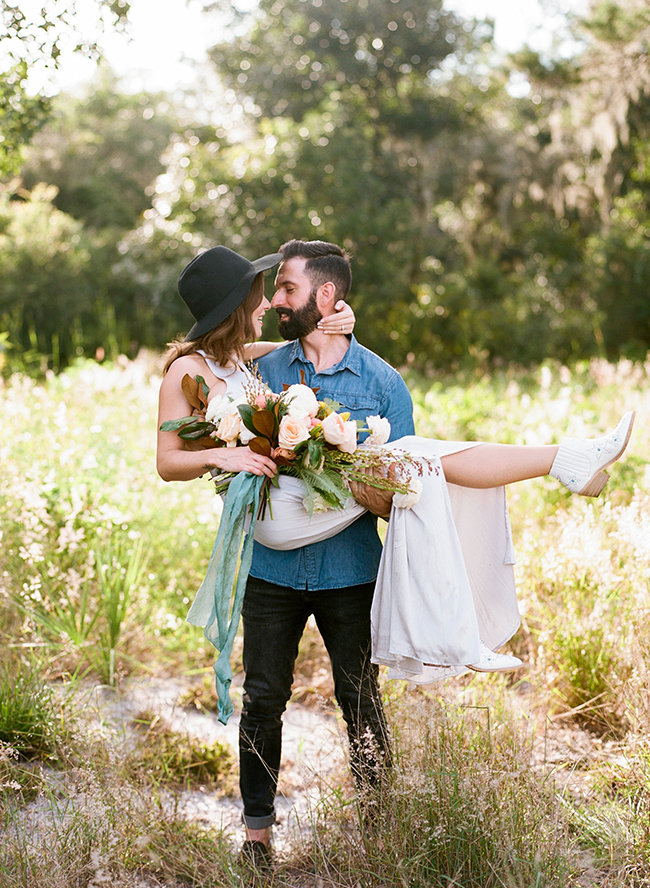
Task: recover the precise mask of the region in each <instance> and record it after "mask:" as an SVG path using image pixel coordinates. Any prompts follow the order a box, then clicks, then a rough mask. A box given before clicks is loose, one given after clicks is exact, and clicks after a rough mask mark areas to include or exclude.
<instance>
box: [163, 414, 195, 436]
mask: <svg viewBox="0 0 650 888" xmlns="http://www.w3.org/2000/svg"><path fill="white" fill-rule="evenodd" d="M193 422H196V416H184V417H183V418H182V419H166V420H165V422H164V423H163V424H162V425H161V426H160V431H161V432H177V431H178V430H179V429H182V428H183V426H186V425H189V424H190V423H193Z"/></svg>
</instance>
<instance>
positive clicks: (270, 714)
mask: <svg viewBox="0 0 650 888" xmlns="http://www.w3.org/2000/svg"><path fill="white" fill-rule="evenodd" d="M280 252H281V253H282V255H283V260H282V262H281V264H280V266H279V269H278V272H277V275H276V279H275V284H276V288H277V291H276V293H275V295H274V297H273V300H272V302H271V305H272V307H273V308H275V309H276V311H277V313H278V317H279V323H278V329H279V331H280V334H281V335H282V337H283V338H284V339H288V340H293V341H290V342H288V344H287V345H285V346H282V347H281V348H278V349H276V350H275V351H273V352H271V353H270V354H269V355H267V356H265V357H264V358H262V359H261V360H260V361H259V362H258V365H259V369H260V372H261V374H262V377H263V378H264V380H265V381H266V382H267V383H268V384H269V386H270V387H271V389H273V391H276V392H277V391H282V387H283V384H284V383H287V384H292V383H297V382H301V381H303V375H304V382H305V383H306V385H308V386H310V387H312V388H317V389H318V397H319V399H323V398H330V399H331V400H333V401H337V402H338V403H339V404H341V406H342V407H343V409H345V410H348V411H349V412H350V418H351V419H353V420H358V419H360V420H365V418H366V417H367V416H370V415H380V416H385V417H386V418H387V419H388V420H389V421H390V423H391V437H392V439H396V438H400V437H402V436H403V435H411V434H413V431H414V429H413V415H412V411H413V406H412V402H411V397H410V395H409V392H408V389H407V388H406V385H405V384H404V381H403V380H402V378H401V377H400V375H399V374H398V373H397V371H396V370H394V369H393V368H392V367H390V366H389V365H388V364H386V363H385V362H384V361H383V360H382V359H381V358H379V357H378V356H377V355H375V354H373V353H372V352H370V351H368V349H365V348H363V347H362V346H361V345H359V343H358V342H357V341H356V339H355V338H354V337H353V336H351V337H348V336H346V335H344V333H343V332H341V334H340V335H326V334H325V333H323V332H321V331H320V330H319V329H318V327H317V324H318V321H319V320H320V319H321V317H325V316H327V315H331V314H333V313H334V305H335V303H336V302H337V301H338V300H339V299H345V298H346V296H347V294H348V291H349V289H350V284H351V281H352V275H351V271H350V263H349V260H348V258H347V256H346V255H345V253H344V251H343V250H342V249H341V248H340V247H338V246H336V245H335V244H329V243H324V242H322V241H306V242H305V241H296V240H292V241H289V242H288V243H286V244H284V245H283V246H282V247H281V248H280ZM380 556H381V543H380V540H379V537H378V535H377V529H376V519H375V518H373V516H372V515H371V514H369V513H366V514H364V515H363V516H362V517H361V518H359V519H358V520H357V521H355V522H354V523H353V524H352V525H351V526H350V527H348V528H347V529H346V530H344V531H343V532H341V533H340V534H338V535H337V536H336V537H333V538H331V539H329V540H324V541H323V542H320V543H316V544H313V545H309V546H305V547H303V548H301V549H293V550H290V551H277V550H272V549H267V548H265V547H264V546H262V545H260V544H258V543H255V548H254V554H253V563H252V566H251V570H250V576H249V579H248V584H247V587H246V595H245V598H244V605H243V610H242V616H243V626H244V670H245V673H246V679H245V683H244V703H243V711H242V717H241V723H240V735H239V744H240V788H241V792H242V798H243V800H244V823H245V825H246V834H247V841H246V842H245V844H244V847H243V849H242V854H243V856H244V858H247V859H249V860H252V862H253V863H254V864H256V865H263V864H264V863H265V862H268V860H269V857H270V852H269V841H270V832H271V826H272V824H273V823H274V821H275V814H274V807H273V805H274V798H275V791H276V786H277V778H278V771H279V768H280V756H281V743H282V721H281V717H282V713H283V712H284V709H285V707H286V704H287V701H288V699H289V696H290V693H291V684H292V681H293V668H294V663H295V659H296V655H297V653H298V643H299V641H300V638H301V636H302V633H303V630H304V627H305V623H306V622H307V618H308V617H309V616H310V615H311V614H313V615H314V618H315V620H316V624H317V626H318V629H319V631H320V633H321V636H322V637H323V641H324V643H325V647H326V648H327V652H328V654H329V656H330V660H331V664H332V672H333V676H334V688H335V694H336V699H337V702H338V704H339V706H340V707H341V710H342V712H343V717H344V718H345V721H346V724H347V730H348V738H349V741H350V759H351V767H352V772H353V775H354V778H355V781H356V783H357V786H358V787H360V788H363V787H364V786H365V787H367V786H373V785H376V784H377V781H378V777H379V775H380V773H381V767H382V764H383V763H385V761H386V759H387V757H388V755H389V750H388V744H387V735H386V724H385V719H384V713H383V709H382V704H381V699H380V694H379V690H378V685H377V668H376V667H374V666H372V664H371V663H370V607H371V603H372V596H373V591H374V584H375V579H376V576H377V569H378V566H379V559H380Z"/></svg>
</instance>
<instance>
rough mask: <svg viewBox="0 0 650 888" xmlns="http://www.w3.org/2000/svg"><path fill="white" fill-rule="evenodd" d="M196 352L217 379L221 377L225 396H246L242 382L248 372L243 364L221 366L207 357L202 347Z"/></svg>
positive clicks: (247, 375) (246, 377)
mask: <svg viewBox="0 0 650 888" xmlns="http://www.w3.org/2000/svg"><path fill="white" fill-rule="evenodd" d="M198 354H200V355H201V357H203V358H204V359H205V363H206V364H207V365H208V367H209V368H210V370H211V371H212V372H213V373H214V375H215V376H216V377H217V379H223V381H224V382H225V383H226V391H225V392H224V395H225V396H226V397H228V398H244V397H245V396H246V393H245V391H244V382H245V381H246V380H247V379H248V377H249V373H248V370H247V369H246V368H245V367H244V365H243V364H238V365H237V366H236V367H222V366H221V364H217V362H216V361H215V360H213V359H212V358H209V357H208V356H207V355H206V353H205V352H204V351H203V350H202V349H198Z"/></svg>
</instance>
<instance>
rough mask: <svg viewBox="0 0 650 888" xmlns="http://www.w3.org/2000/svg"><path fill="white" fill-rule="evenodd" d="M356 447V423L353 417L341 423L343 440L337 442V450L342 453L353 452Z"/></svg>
mask: <svg viewBox="0 0 650 888" xmlns="http://www.w3.org/2000/svg"><path fill="white" fill-rule="evenodd" d="M356 449H357V424H356V422H355V421H354V420H353V419H350V420H348V422H344V423H343V440H342V441H341V443H340V444H339V450H342V451H343V453H354V451H355V450H356Z"/></svg>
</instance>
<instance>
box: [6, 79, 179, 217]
mask: <svg viewBox="0 0 650 888" xmlns="http://www.w3.org/2000/svg"><path fill="white" fill-rule="evenodd" d="M174 123H175V121H174V118H173V114H172V112H171V109H170V106H169V104H168V101H167V100H166V99H165V97H163V96H161V95H153V94H149V93H139V94H135V95H130V94H125V93H123V92H120V89H119V82H118V81H117V78H115V77H114V75H112V73H111V72H110V71H107V70H104V71H103V72H102V75H101V76H100V77H99V78H98V81H97V82H96V83H95V84H94V85H92V86H91V87H89V88H88V90H87V92H86V94H85V95H83V96H82V97H75V98H70V97H65V96H61V97H59V98H58V99H57V100H56V101H55V103H54V106H53V113H52V117H51V119H50V120H49V121H48V123H47V125H46V126H45V127H44V128H43V130H42V132H41V133H39V135H38V136H37V137H36V138H35V139H33V140H32V144H31V146H30V150H29V152H28V156H27V160H26V163H25V164H24V166H23V168H22V178H23V181H24V185H25V187H26V188H27V189H28V190H31V189H33V188H34V187H35V186H36V185H38V183H39V182H47V183H48V184H49V185H55V186H56V189H57V190H56V194H55V196H54V198H53V203H54V205H55V206H56V207H57V209H59V210H61V211H62V212H63V213H66V214H67V215H69V216H72V217H74V218H75V219H79V220H81V221H83V222H84V223H85V225H86V226H87V227H89V228H91V229H95V230H96V229H106V228H108V229H112V228H116V229H121V230H123V231H130V230H131V229H133V228H135V227H136V226H137V224H138V222H139V221H140V218H141V216H142V214H143V213H144V211H145V210H147V209H149V208H150V207H151V199H152V194H153V188H152V185H153V183H154V182H155V180H156V177H157V176H159V175H161V174H162V173H163V172H164V169H165V167H164V164H163V163H162V161H161V155H162V154H163V152H164V150H165V149H166V147H167V144H168V142H169V138H170V136H171V133H172V132H173V128H174Z"/></svg>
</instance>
